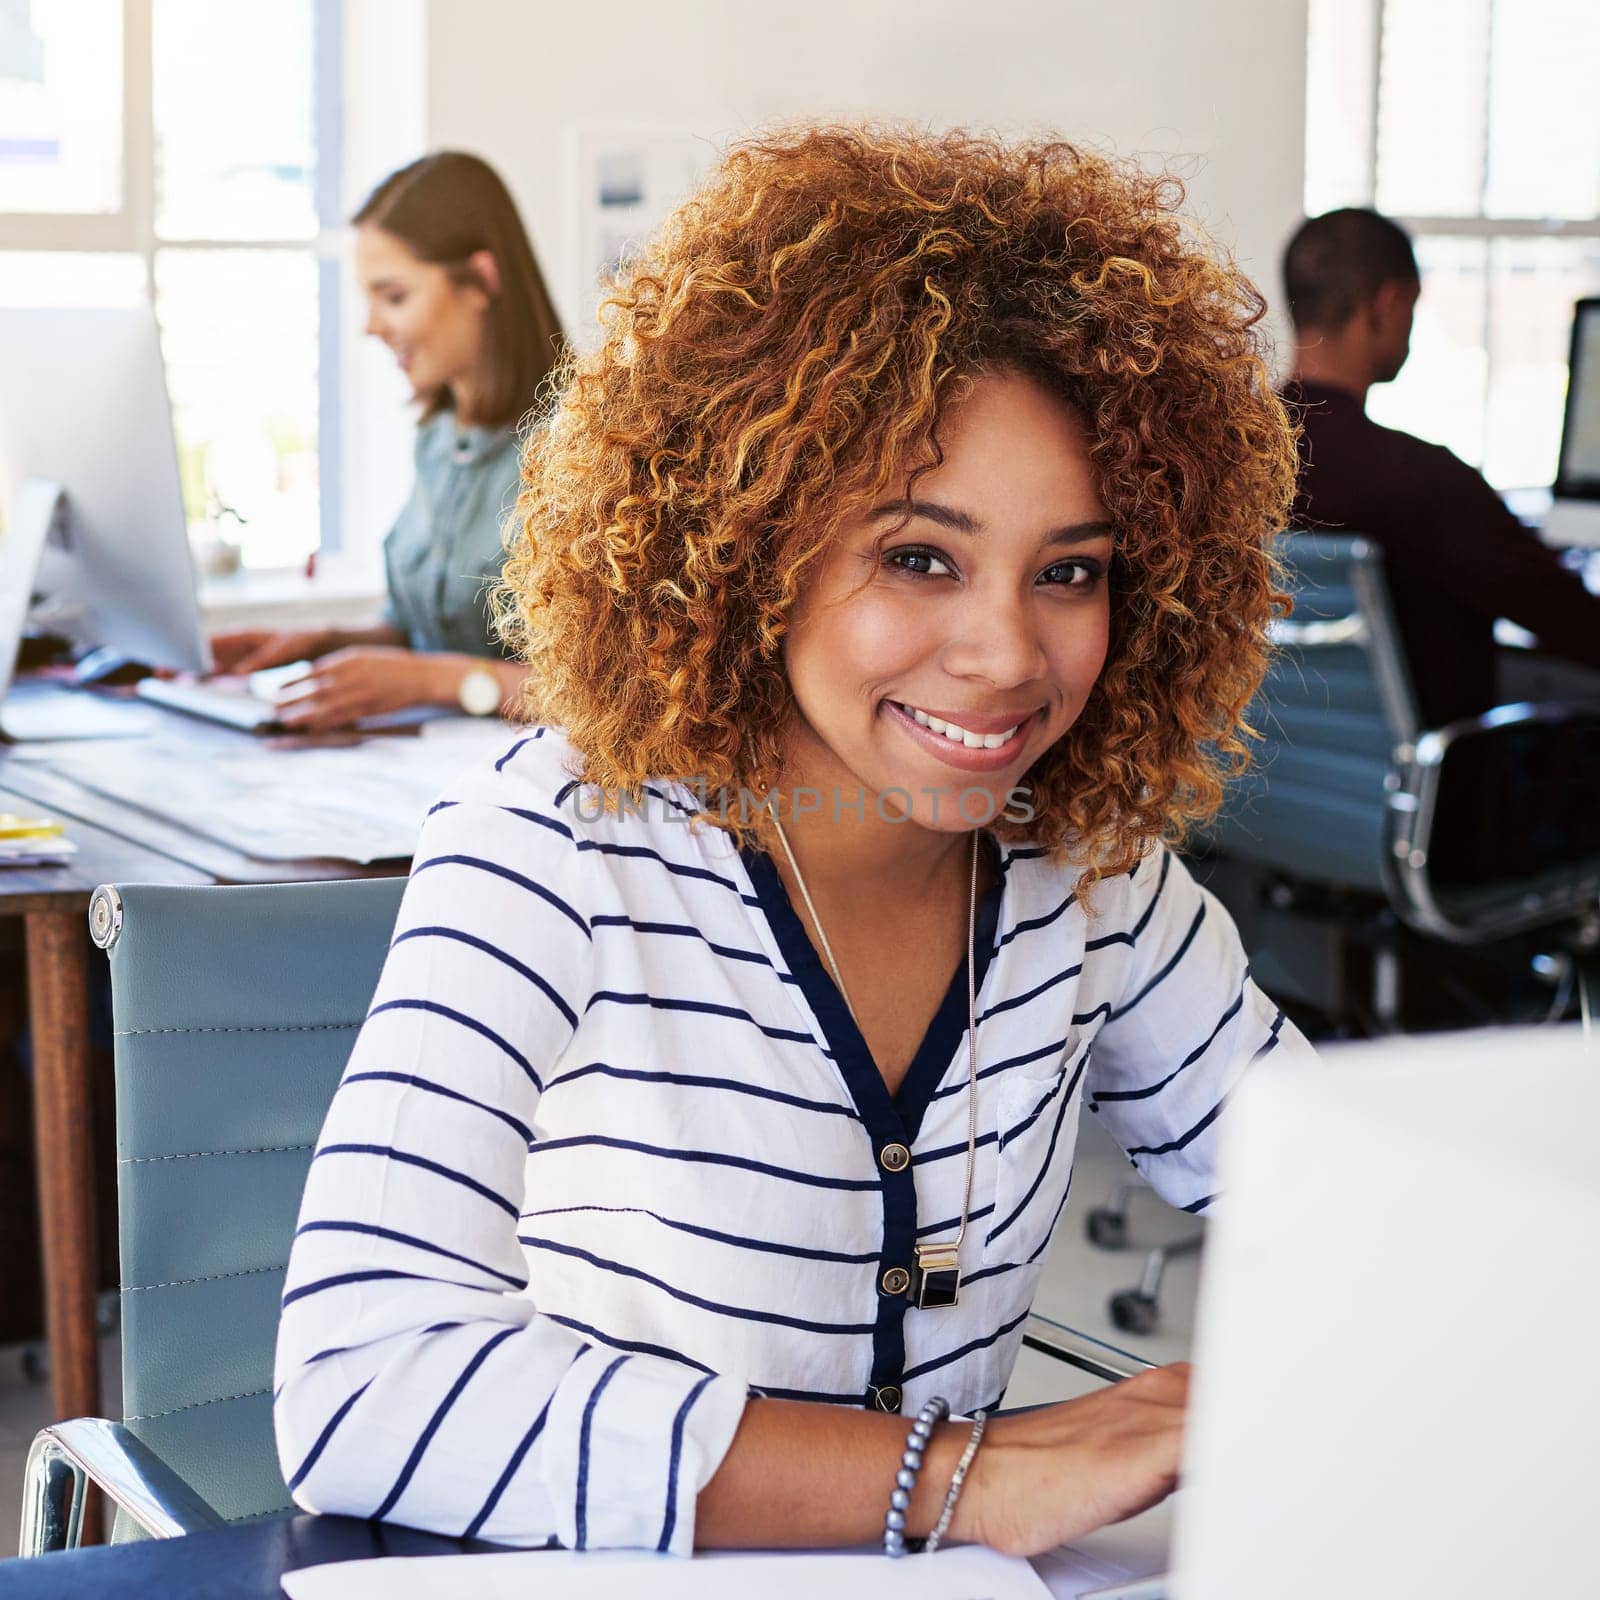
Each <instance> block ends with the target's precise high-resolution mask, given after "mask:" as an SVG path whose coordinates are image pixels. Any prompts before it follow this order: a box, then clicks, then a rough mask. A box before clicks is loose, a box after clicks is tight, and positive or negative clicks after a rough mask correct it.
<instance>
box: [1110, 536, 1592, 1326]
mask: <svg viewBox="0 0 1600 1600" xmlns="http://www.w3.org/2000/svg"><path fill="white" fill-rule="evenodd" d="M1279 554H1280V556H1281V557H1282V559H1283V562H1284V565H1285V568H1286V576H1287V580H1288V583H1289V587H1290V590H1291V592H1292V593H1293V595H1294V599H1295V608H1294V613H1293V615H1292V616H1290V617H1288V618H1285V619H1283V620H1281V621H1279V622H1278V623H1277V624H1275V626H1274V630H1273V631H1274V638H1275V641H1276V643H1277V645H1278V647H1279V648H1278V651H1277V654H1276V657H1275V659H1274V661H1273V664H1272V666H1271V668H1270V670H1269V672H1268V674H1267V678H1266V681H1265V682H1264V684H1263V686H1262V690H1261V694H1260V696H1259V698H1258V700H1257V701H1256V704H1255V706H1254V708H1253V711H1252V713H1251V717H1250V721H1251V723H1252V725H1253V726H1254V727H1255V728H1256V729H1257V730H1258V731H1259V732H1260V734H1261V736H1262V737H1261V741H1260V744H1259V745H1258V747H1257V749H1256V752H1255V760H1254V763H1253V765H1252V767H1251V770H1250V772H1249V773H1248V774H1247V775H1246V776H1245V777H1244V778H1242V779H1241V780H1240V781H1239V782H1238V783H1237V784H1235V785H1234V786H1233V788H1232V790H1231V792H1230V794H1229V796H1228V799H1227V802H1226V804H1225V806H1224V808H1223V811H1222V813H1221V815H1220V817H1219V818H1218V820H1217V821H1216V823H1215V824H1214V825H1213V826H1212V828H1211V829H1210V830H1209V831H1208V834H1207V836H1206V838H1205V840H1204V841H1203V848H1204V849H1205V850H1206V851H1207V852H1214V853H1215V856H1216V858H1217V859H1216V861H1215V863H1214V865H1215V866H1216V868H1217V871H1216V873H1215V876H1214V877H1213V880H1212V884H1211V886H1212V887H1213V889H1215V890H1217V891H1218V892H1219V894H1220V895H1221V897H1222V898H1223V899H1224V900H1225V901H1226V902H1227V903H1228V904H1229V909H1230V910H1231V911H1232V912H1233V913H1234V915H1235V918H1236V920H1237V921H1238V922H1239V924H1240V931H1241V934H1242V935H1243V937H1244V939H1245V942H1246V946H1247V948H1248V949H1249V951H1250V960H1251V965H1252V968H1253V970H1254V972H1255V975H1256V979H1257V981H1258V982H1259V983H1260V984H1261V986H1262V988H1264V989H1265V990H1266V991H1267V992H1268V993H1269V994H1272V995H1273V996H1274V997H1275V998H1277V999H1279V1000H1280V1001H1282V1000H1285V999H1288V1000H1293V999H1296V998H1298V999H1302V1000H1304V1001H1306V1002H1307V1003H1309V1004H1311V1005H1313V1006H1315V1007H1316V1008H1317V1009H1318V1010H1320V1011H1321V1012H1323V1013H1324V1014H1326V1015H1328V1016H1329V1017H1330V1018H1331V1019H1332V1020H1333V1022H1334V1023H1335V1024H1336V1025H1337V1026H1339V1027H1342V1028H1343V1029H1345V1030H1347V1031H1359V1032H1385V1031H1394V1030H1397V1029H1398V1028H1400V1026H1401V1025H1402V1022H1403V1011H1402V1003H1401V1002H1402V995H1401V972H1402V964H1401V951H1402V946H1403V945H1410V946H1412V947H1415V946H1418V945H1420V946H1421V948H1422V949H1423V950H1424V951H1426V950H1427V949H1428V947H1429V946H1430V945H1431V946H1433V948H1434V949H1435V950H1437V949H1438V948H1439V947H1440V946H1452V947H1490V946H1493V945H1496V944H1502V943H1504V942H1505V941H1508V940H1511V939H1513V938H1516V937H1518V936H1525V935H1529V934H1533V933H1538V934H1539V936H1540V940H1539V946H1538V948H1537V949H1536V952H1535V954H1536V957H1537V958H1538V960H1539V962H1540V970H1541V972H1542V973H1543V974H1544V975H1545V976H1546V977H1547V978H1549V979H1550V980H1552V981H1553V982H1554V984H1555V993H1554V996H1553V999H1552V1001H1551V1003H1550V1004H1549V1006H1548V1014H1549V1015H1550V1016H1551V1017H1552V1018H1554V1017H1556V1016H1559V1015H1560V1014H1561V1013H1562V1012H1564V1011H1565V1010H1566V1008H1567V1006H1568V1004H1569V1003H1570V1000H1571V996H1572V993H1573V991H1576V993H1577V997H1578V1002H1579V1006H1580V1009H1581V1010H1582V1012H1583V1015H1584V1016H1585V1017H1586V1018H1587V1017H1588V1016H1590V1015H1591V1014H1592V1012H1593V1010H1594V997H1595V989H1596V966H1595V956H1596V950H1597V948H1600V713H1597V711H1596V710H1595V708H1594V707H1593V706H1590V707H1587V708H1585V707H1581V706H1570V705H1564V704H1540V705H1531V704H1530V705H1522V704H1518V705H1504V706H1497V707H1495V708H1494V709H1493V710H1492V711H1490V712H1488V713H1486V714H1485V715H1483V716H1481V717H1472V718H1467V719H1464V720H1462V721H1459V722H1453V723H1450V724H1449V725H1447V726H1445V727H1442V728H1427V727H1425V726H1424V725H1423V722H1422V718H1421V716H1420V714H1419V712H1418V709H1417V702H1416V697H1415V694H1414V692H1413V689H1412V684H1411V677H1410V673H1409V671H1408V670H1407V667H1406V659H1405V653H1404V650H1403V649H1402V647H1401V643H1400V637H1399V634H1398V632H1397V630H1396V627H1395V621H1394V614H1393V611H1392V608H1391V606H1390V603H1389V593H1388V587H1387V584H1386V582H1385V580H1384V572H1383V561H1382V556H1381V552H1380V551H1379V550H1378V548H1377V546H1376V545H1374V544H1373V543H1372V542H1371V541H1369V540H1366V539H1362V538H1329V537H1325V536H1321V535H1316V534H1305V533H1294V534H1287V535H1285V536H1284V537H1283V539H1282V541H1281V543H1280V546H1279ZM1139 1187H1140V1185H1137V1184H1124V1185H1122V1186H1120V1187H1119V1189H1118V1190H1117V1191H1116V1192H1115V1193H1114V1194H1113V1195H1112V1196H1111V1198H1110V1199H1109V1200H1108V1201H1107V1202H1106V1203H1104V1204H1102V1205H1100V1206H1096V1207H1095V1208H1094V1209H1093V1210H1091V1211H1090V1213H1089V1215H1088V1219H1087V1232H1088V1236H1089V1238H1090V1240H1091V1241H1092V1242H1093V1243H1095V1244H1098V1245H1100V1246H1101V1247H1103V1248H1109V1249H1116V1248H1122V1247H1124V1246H1125V1245H1126V1244H1127V1242H1128V1234H1129V1228H1128V1202H1129V1199H1130V1196H1131V1194H1132V1193H1134V1192H1136V1191H1137V1189H1138V1188H1139ZM1196 1244H1197V1241H1196V1240H1193V1239H1186V1240H1184V1241H1181V1243H1180V1244H1179V1245H1178V1246H1176V1247H1167V1248H1166V1249H1162V1250H1156V1251H1153V1252H1151V1253H1150V1255H1149V1256H1148V1257H1147V1259H1146V1263H1145V1270H1144V1274H1143V1278H1142V1280H1141V1282H1140V1284H1139V1285H1138V1286H1137V1287H1136V1288H1132V1289H1128V1290H1124V1291H1121V1292H1120V1293H1119V1294H1117V1295H1115V1296H1113V1298H1112V1302H1111V1314H1112V1317H1113V1319H1114V1320H1115V1321H1116V1323H1117V1326H1118V1327H1120V1328H1123V1329H1126V1330H1127V1331H1130V1332H1147V1331H1149V1330H1150V1329H1151V1328H1153V1327H1154V1326H1155V1324H1156V1321H1157V1320H1158V1316H1159V1304H1158V1296H1159V1290H1160V1284H1161V1276H1162V1271H1163V1269H1164V1268H1165V1266H1166V1264H1167V1262H1168V1261H1169V1260H1170V1259H1171V1257H1172V1256H1173V1255H1174V1254H1177V1253H1187V1252H1189V1251H1192V1250H1193V1249H1194V1248H1195V1247H1196Z"/></svg>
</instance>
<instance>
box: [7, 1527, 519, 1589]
mask: <svg viewBox="0 0 1600 1600" xmlns="http://www.w3.org/2000/svg"><path fill="white" fill-rule="evenodd" d="M494 1548H495V1546H493V1545H486V1544H479V1543H476V1542H473V1543H463V1542H462V1541H461V1540H458V1539H443V1538H438V1537H436V1536H435V1535H433V1534H429V1533H415V1532H413V1531H412V1530H411V1529H409V1528H398V1527H389V1526H386V1525H384V1524H382V1523H375V1522H359V1521H357V1520H355V1519H354V1518H352V1517H310V1516H298V1517H281V1518H276V1519H274V1520H273V1521H271V1522H250V1523H244V1524H241V1525H240V1526H238V1527H234V1528H219V1529H218V1530H217V1531H216V1532H215V1533H191V1534H189V1535H188V1536H187V1537H186V1538H182V1539H149V1540H145V1541H142V1542H140V1543H138V1544H123V1545H110V1546H106V1547H104V1548H101V1549H98V1550H71V1551H65V1552H63V1553H61V1554H59V1555H53V1556H38V1557H35V1558H34V1559H33V1560H31V1561H23V1560H20V1559H16V1558H13V1559H12V1560H9V1561H0V1595H3V1596H5V1597H6V1600H10V1597H11V1596H13V1595H18V1596H34V1595H39V1596H43V1595H52V1596H60V1595H78V1594H92V1595H98V1596H104V1597H105V1600H120V1597H124V1596H126V1597H128V1600H133V1597H135V1596H137V1597H138V1600H147V1597H148V1596H150V1595H163V1596H166V1597H168V1600H183V1597H184V1596H190V1595H192V1596H201V1595H203V1596H205V1600H283V1590H282V1588H281V1583H282V1579H283V1575H284V1573H286V1572H294V1571H295V1570H296V1569H298V1568H300V1567H314V1566H317V1565H318V1564H320V1563H321V1562H324V1561H359V1560H362V1559H364V1558H372V1557H376V1556H431V1555H461V1554H462V1553H463V1552H467V1551H473V1550H492V1549H494Z"/></svg>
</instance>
